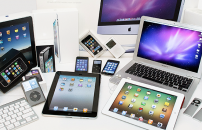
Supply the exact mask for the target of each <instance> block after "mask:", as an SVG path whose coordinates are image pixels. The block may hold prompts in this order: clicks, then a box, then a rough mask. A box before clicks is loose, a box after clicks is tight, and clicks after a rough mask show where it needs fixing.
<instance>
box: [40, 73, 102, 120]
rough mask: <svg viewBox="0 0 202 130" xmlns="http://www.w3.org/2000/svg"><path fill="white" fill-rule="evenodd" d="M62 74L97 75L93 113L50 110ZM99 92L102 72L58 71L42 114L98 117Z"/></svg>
mask: <svg viewBox="0 0 202 130" xmlns="http://www.w3.org/2000/svg"><path fill="white" fill-rule="evenodd" d="M60 75H72V76H84V77H96V82H95V91H94V99H93V108H92V111H93V112H92V113H79V112H63V111H53V110H49V106H50V104H51V101H52V98H53V95H54V92H55V88H56V86H57V82H58V79H59V76H60ZM99 93H100V74H91V73H79V72H63V71H57V72H56V73H55V77H54V79H53V82H52V85H51V88H50V91H49V93H48V97H47V100H46V103H45V104H44V108H43V110H42V114H45V115H58V116H70V117H73V116H76V117H96V116H97V112H98V101H99Z"/></svg>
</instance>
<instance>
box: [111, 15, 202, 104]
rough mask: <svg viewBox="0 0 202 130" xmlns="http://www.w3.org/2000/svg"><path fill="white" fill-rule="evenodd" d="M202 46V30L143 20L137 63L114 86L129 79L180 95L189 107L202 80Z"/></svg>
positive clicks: (153, 20)
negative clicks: (201, 79) (122, 80)
mask: <svg viewBox="0 0 202 130" xmlns="http://www.w3.org/2000/svg"><path fill="white" fill-rule="evenodd" d="M201 44H202V28H200V27H195V26H191V25H186V24H182V23H177V22H173V21H168V20H162V19H157V18H151V17H145V16H143V17H142V18H141V22H140V28H139V32H138V36H137V41H136V46H135V51H134V56H133V60H132V61H130V62H129V63H128V64H127V65H126V66H125V67H124V68H123V69H121V70H120V71H119V72H117V73H116V74H115V75H114V76H113V77H112V78H111V79H110V82H113V83H115V84H118V83H119V82H120V80H121V79H122V78H128V79H132V80H135V81H139V82H143V83H147V84H150V85H154V86H158V87H161V88H165V89H168V90H173V91H176V92H180V93H182V94H184V95H185V102H184V106H183V107H186V105H187V104H188V102H189V100H190V98H191V96H192V94H193V93H194V91H195V89H196V87H197V85H198V83H199V81H200V78H201V73H202V67H201V54H202V46H201Z"/></svg>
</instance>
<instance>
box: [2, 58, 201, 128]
mask: <svg viewBox="0 0 202 130" xmlns="http://www.w3.org/2000/svg"><path fill="white" fill-rule="evenodd" d="M98 59H101V60H102V68H103V67H104V65H105V63H106V61H107V60H108V59H109V58H107V57H102V58H98ZM110 59H113V58H110ZM131 59H132V58H120V59H118V60H119V61H120V65H119V67H118V70H117V71H119V70H120V69H121V68H122V67H124V66H125V65H126V64H127V63H128V62H129V61H130V60H131ZM92 63H93V58H89V72H91V71H92ZM74 67H75V63H67V64H58V63H57V60H56V69H57V70H58V71H74ZM54 75H55V73H45V74H43V76H44V78H45V81H46V83H47V89H48V91H49V89H50V86H51V84H52V80H53V78H54ZM109 79H110V77H109V76H104V75H102V76H101V86H100V97H99V107H98V116H97V118H96V119H74V118H62V117H45V116H42V114H41V112H42V109H43V106H44V103H42V104H40V105H37V106H34V107H33V109H34V111H35V112H36V114H37V115H38V116H39V120H37V121H35V122H33V123H31V124H28V125H26V126H23V127H21V128H20V129H21V130H32V129H33V130H34V129H35V130H38V129H40V130H41V129H47V130H53V129H55V130H56V129H57V130H67V129H69V130H72V129H75V130H77V129H82V130H95V129H96V130H98V129H99V130H103V129H111V130H123V129H128V130H132V129H135V130H142V128H140V127H138V126H135V125H131V124H128V123H126V122H123V121H120V120H117V119H114V118H111V117H109V116H106V115H103V114H102V113H101V111H102V109H103V107H104V106H105V104H106V103H107V101H108V99H109V98H110V96H111V93H110V86H113V84H110V83H109ZM201 85H202V83H201V82H200V84H199V85H198V88H197V90H196V91H195V94H194V95H193V97H192V99H193V98H195V97H198V98H201V99H202V94H201V92H202V87H201ZM44 94H45V95H46V96H47V94H48V92H46V93H44ZM21 97H24V93H23V91H22V89H21V87H20V85H17V86H16V87H14V88H13V89H12V90H10V91H9V92H7V93H6V94H3V93H1V92H0V105H2V104H5V103H8V102H11V101H13V100H16V99H19V98H21ZM184 110H185V109H184V108H183V109H181V111H180V114H179V117H178V119H177V122H176V126H175V130H190V129H193V130H201V129H202V122H199V121H197V120H195V119H193V118H192V117H189V116H187V115H185V114H183V112H184ZM201 116H202V115H201Z"/></svg>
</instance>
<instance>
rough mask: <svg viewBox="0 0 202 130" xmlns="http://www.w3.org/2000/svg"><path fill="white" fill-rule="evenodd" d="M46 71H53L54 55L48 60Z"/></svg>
mask: <svg viewBox="0 0 202 130" xmlns="http://www.w3.org/2000/svg"><path fill="white" fill-rule="evenodd" d="M45 72H46V73H47V72H53V57H52V56H51V57H50V58H49V59H48V60H47V61H46V62H45Z"/></svg>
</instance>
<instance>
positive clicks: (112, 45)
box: [104, 38, 125, 59]
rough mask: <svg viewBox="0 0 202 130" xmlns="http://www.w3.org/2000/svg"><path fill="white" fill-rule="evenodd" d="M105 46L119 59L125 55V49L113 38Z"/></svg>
mask: <svg viewBox="0 0 202 130" xmlns="http://www.w3.org/2000/svg"><path fill="white" fill-rule="evenodd" d="M104 45H105V47H106V48H107V49H108V50H109V52H110V53H111V54H112V55H113V56H114V57H115V58H117V59H118V58H119V57H121V56H122V55H123V54H124V53H125V50H124V48H123V47H122V46H121V45H120V44H119V43H118V42H116V41H115V40H114V39H113V38H110V39H109V40H108V41H107V42H106V44H104Z"/></svg>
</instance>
